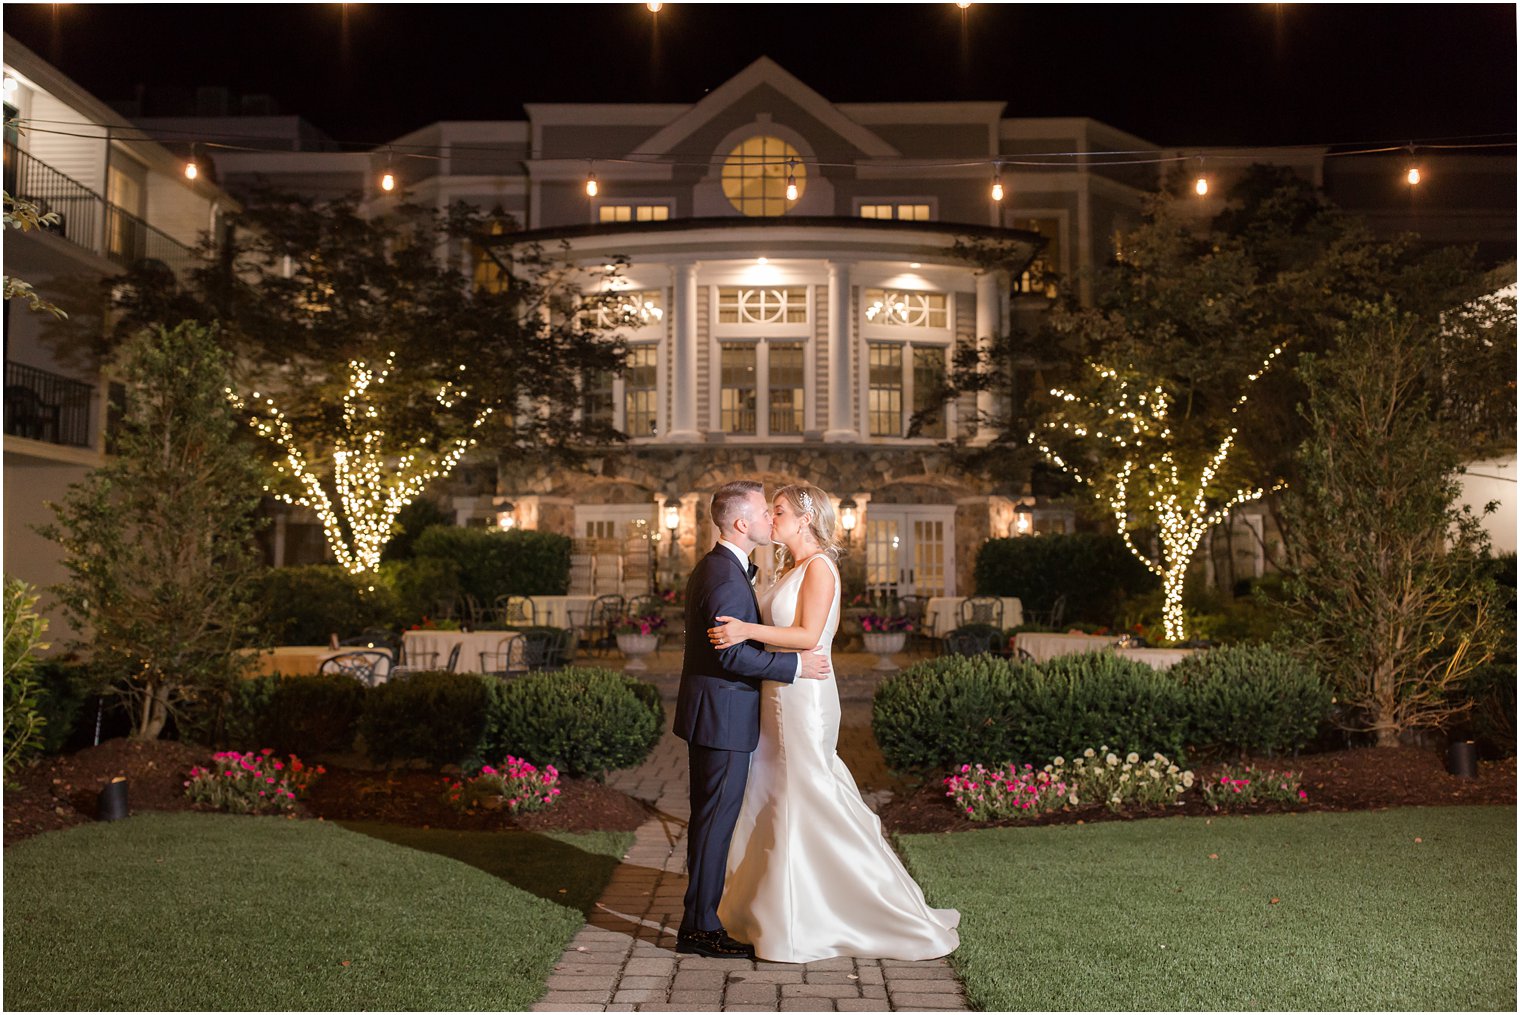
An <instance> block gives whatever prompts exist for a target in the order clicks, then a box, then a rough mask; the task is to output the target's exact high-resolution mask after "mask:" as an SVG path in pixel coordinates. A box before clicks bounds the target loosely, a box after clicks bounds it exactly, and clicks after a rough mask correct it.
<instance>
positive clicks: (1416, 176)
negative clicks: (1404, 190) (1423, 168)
mask: <svg viewBox="0 0 1520 1015" xmlns="http://www.w3.org/2000/svg"><path fill="white" fill-rule="evenodd" d="M1404 179H1405V180H1406V181H1407V182H1408V183H1409V185H1410V186H1411V187H1418V186H1419V185H1420V167H1419V166H1410V167H1409V172H1407V173H1405V174H1404Z"/></svg>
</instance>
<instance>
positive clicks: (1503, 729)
mask: <svg viewBox="0 0 1520 1015" xmlns="http://www.w3.org/2000/svg"><path fill="white" fill-rule="evenodd" d="M1480 566H1481V568H1482V570H1483V571H1484V572H1485V573H1486V574H1487V575H1488V577H1489V578H1491V579H1492V580H1493V582H1494V584H1495V587H1496V592H1497V593H1498V595H1497V598H1496V600H1495V604H1494V614H1493V616H1494V620H1493V623H1494V624H1496V625H1497V626H1498V627H1499V628H1500V636H1499V639H1498V648H1497V649H1496V650H1495V652H1494V657H1493V659H1492V660H1490V661H1489V662H1487V663H1485V664H1484V665H1482V666H1480V667H1478V668H1477V669H1476V670H1475V671H1473V673H1472V674H1471V675H1470V676H1469V677H1468V678H1467V681H1466V683H1465V684H1464V685H1463V686H1462V689H1461V693H1462V694H1463V695H1464V696H1466V697H1467V698H1468V699H1470V700H1471V701H1472V711H1471V712H1469V713H1468V715H1467V716H1465V717H1464V719H1463V721H1462V723H1461V725H1460V726H1459V727H1458V728H1457V732H1458V734H1459V735H1464V736H1465V735H1471V736H1472V737H1474V738H1475V739H1477V740H1478V741H1479V742H1480V743H1481V745H1482V748H1483V750H1484V752H1485V753H1487V754H1490V755H1503V756H1505V757H1512V756H1513V755H1514V753H1515V687H1516V682H1515V644H1516V640H1515V555H1514V554H1513V553H1504V554H1499V555H1498V556H1495V557H1490V558H1486V559H1484V560H1483V561H1482V563H1481V565H1480Z"/></svg>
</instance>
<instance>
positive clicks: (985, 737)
mask: <svg viewBox="0 0 1520 1015" xmlns="http://www.w3.org/2000/svg"><path fill="white" fill-rule="evenodd" d="M1038 679H1039V672H1038V671H1037V670H1036V669H1035V668H1034V667H1033V666H1031V665H1029V664H1027V663H1022V662H1010V661H1009V660H1006V659H1000V658H997V657H995V656H989V655H978V656H945V657H943V658H940V659H931V660H929V661H927V662H922V663H918V664H916V665H913V666H910V667H908V668H907V669H905V670H903V671H902V672H900V673H898V674H897V675H896V676H893V677H891V678H889V679H887V680H885V681H883V682H882V683H881V685H880V686H879V687H878V688H877V689H876V695H875V698H874V700H873V702H872V706H871V728H872V730H873V732H874V733H875V734H876V742H877V743H878V744H879V745H880V746H881V751H882V754H883V755H884V756H885V757H886V760H887V764H888V765H890V766H891V767H892V768H894V769H896V770H898V771H907V772H911V771H922V770H925V769H930V768H937V767H943V766H947V765H950V764H952V763H959V762H961V761H962V760H963V759H966V758H1016V757H1020V756H1021V753H1022V752H1020V751H1018V750H1016V749H1015V748H1014V745H1015V743H1016V740H1017V738H1016V736H1015V733H1016V731H1017V730H1019V729H1021V728H1022V726H1023V724H1024V715H1023V702H1024V701H1025V700H1026V699H1027V698H1028V697H1029V695H1030V688H1031V687H1032V686H1033V684H1034V683H1035V682H1036V681H1037V680H1038ZM1025 756H1027V755H1025Z"/></svg>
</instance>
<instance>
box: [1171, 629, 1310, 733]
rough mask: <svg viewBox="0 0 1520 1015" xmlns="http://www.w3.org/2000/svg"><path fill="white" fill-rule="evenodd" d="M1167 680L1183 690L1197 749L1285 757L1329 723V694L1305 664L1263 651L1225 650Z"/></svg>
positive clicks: (1201, 657) (1181, 665)
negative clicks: (1206, 747)
mask: <svg viewBox="0 0 1520 1015" xmlns="http://www.w3.org/2000/svg"><path fill="white" fill-rule="evenodd" d="M1170 676H1171V677H1172V678H1173V679H1174V680H1176V681H1177V682H1179V683H1180V684H1182V685H1183V687H1184V688H1185V690H1186V695H1187V700H1188V711H1189V712H1190V713H1191V714H1192V717H1193V722H1192V730H1191V731H1190V733H1189V740H1190V742H1191V743H1193V744H1194V745H1197V746H1200V747H1202V746H1209V747H1223V748H1229V749H1233V750H1237V751H1240V752H1241V753H1245V752H1260V753H1269V754H1275V753H1283V752H1287V751H1295V750H1298V749H1299V748H1301V747H1303V746H1305V745H1306V744H1308V743H1309V742H1310V741H1312V740H1313V739H1314V737H1315V735H1316V734H1317V733H1318V732H1319V729H1320V727H1321V726H1322V725H1323V724H1324V723H1325V722H1327V721H1328V720H1329V718H1330V698H1331V694H1330V690H1329V688H1327V687H1326V686H1325V685H1324V682H1323V681H1321V680H1320V678H1319V675H1318V674H1316V673H1315V672H1314V669H1313V667H1312V666H1311V665H1309V664H1308V663H1305V662H1302V661H1300V660H1298V659H1295V658H1294V657H1292V656H1290V655H1288V654H1287V653H1286V652H1281V651H1278V650H1276V649H1273V648H1269V647H1267V646H1265V645H1228V646H1224V647H1221V648H1215V649H1210V650H1209V651H1207V652H1200V653H1197V654H1195V655H1192V656H1188V657H1186V658H1184V659H1182V660H1181V661H1180V662H1178V663H1177V664H1176V665H1175V666H1173V667H1172V669H1171V671H1170Z"/></svg>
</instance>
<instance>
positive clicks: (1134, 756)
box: [1124, 751, 1140, 765]
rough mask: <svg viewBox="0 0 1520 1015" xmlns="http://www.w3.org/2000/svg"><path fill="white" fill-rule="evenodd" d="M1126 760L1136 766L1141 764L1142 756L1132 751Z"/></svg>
mask: <svg viewBox="0 0 1520 1015" xmlns="http://www.w3.org/2000/svg"><path fill="white" fill-rule="evenodd" d="M1124 760H1125V761H1127V762H1129V763H1130V764H1131V765H1136V764H1139V762H1140V755H1138V754H1136V753H1135V752H1134V751H1130V752H1129V756H1128V757H1127V758H1125V759H1124Z"/></svg>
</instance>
